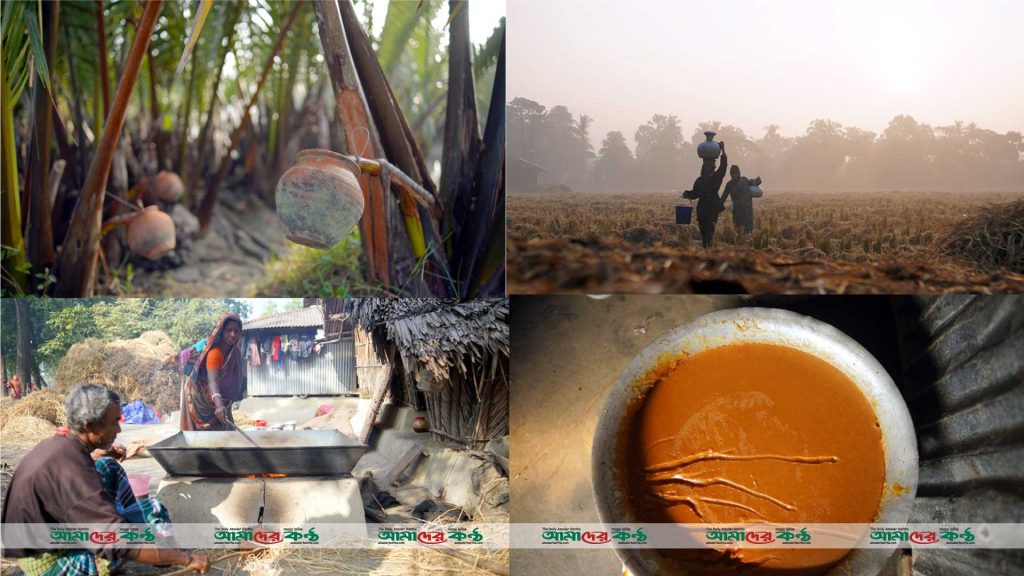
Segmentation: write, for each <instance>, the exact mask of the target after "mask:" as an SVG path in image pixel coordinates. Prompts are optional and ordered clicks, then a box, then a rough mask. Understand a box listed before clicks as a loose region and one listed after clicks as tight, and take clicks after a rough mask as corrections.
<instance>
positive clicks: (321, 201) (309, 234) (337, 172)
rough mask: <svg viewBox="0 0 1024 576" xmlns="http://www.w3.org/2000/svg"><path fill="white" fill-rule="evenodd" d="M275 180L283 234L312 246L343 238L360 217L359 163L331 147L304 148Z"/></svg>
mask: <svg viewBox="0 0 1024 576" xmlns="http://www.w3.org/2000/svg"><path fill="white" fill-rule="evenodd" d="M296 160H297V163H296V164H295V166H292V167H291V169H289V170H288V171H287V172H285V173H284V175H283V176H281V180H280V181H278V183H277V215H278V217H279V218H280V219H281V223H282V224H283V225H284V229H285V236H286V237H287V238H288V239H289V240H291V241H292V242H297V243H299V244H303V245H306V246H311V247H313V248H330V247H331V246H334V245H335V244H337V243H338V242H340V241H341V240H343V239H344V238H345V237H346V236H348V233H349V232H350V231H351V230H352V228H353V227H354V226H355V225H356V224H358V223H359V219H360V218H361V217H362V216H363V192H362V189H361V188H360V187H359V178H358V177H359V165H358V164H356V162H355V161H354V160H352V159H351V158H349V157H347V156H343V155H341V154H338V153H337V152H331V151H330V150H318V149H314V150H303V151H301V152H299V153H298V155H297V156H296Z"/></svg>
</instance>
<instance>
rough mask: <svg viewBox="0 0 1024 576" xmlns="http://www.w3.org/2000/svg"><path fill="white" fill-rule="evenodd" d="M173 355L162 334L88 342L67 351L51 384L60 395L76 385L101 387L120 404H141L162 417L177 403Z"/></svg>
mask: <svg viewBox="0 0 1024 576" xmlns="http://www.w3.org/2000/svg"><path fill="white" fill-rule="evenodd" d="M176 355H177V353H176V351H175V349H174V345H173V343H172V342H171V339H170V338H168V337H167V335H166V334H164V333H163V332H155V331H154V332H146V333H144V334H142V335H141V336H139V337H138V338H134V339H131V340H115V341H113V342H107V343H104V342H100V341H99V340H96V339H94V338H89V339H87V340H85V341H84V342H80V343H78V344H75V345H74V346H72V347H71V349H70V350H68V353H67V354H66V355H65V356H64V358H63V359H62V360H61V362H60V365H59V366H58V367H57V372H56V374H55V376H54V381H55V383H56V388H57V390H58V391H60V392H62V393H64V394H66V393H67V392H69V391H70V390H71V388H73V387H74V386H76V385H78V384H87V383H93V384H103V385H105V386H107V387H108V388H110V389H112V390H113V391H115V392H117V393H118V395H119V396H120V397H121V401H122V402H131V401H133V400H142V401H143V402H145V403H146V404H147V405H148V406H150V407H152V408H155V409H157V410H158V411H160V413H161V414H166V413H167V412H170V411H171V410H174V409H176V408H177V407H178V403H179V386H180V381H179V378H178V375H177V371H176V368H175V357H176Z"/></svg>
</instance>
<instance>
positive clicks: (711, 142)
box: [697, 130, 722, 160]
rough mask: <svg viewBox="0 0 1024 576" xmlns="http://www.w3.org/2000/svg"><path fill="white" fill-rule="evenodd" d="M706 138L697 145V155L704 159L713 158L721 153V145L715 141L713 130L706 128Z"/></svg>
mask: <svg viewBox="0 0 1024 576" xmlns="http://www.w3.org/2000/svg"><path fill="white" fill-rule="evenodd" d="M704 137H705V138H707V140H705V141H703V142H701V143H700V144H698V145H697V156H700V157H701V158H703V159H705V160H714V159H716V158H718V157H719V156H720V155H721V154H722V147H721V146H720V145H719V144H718V142H715V132H714V131H712V130H708V131H707V132H705V133H704Z"/></svg>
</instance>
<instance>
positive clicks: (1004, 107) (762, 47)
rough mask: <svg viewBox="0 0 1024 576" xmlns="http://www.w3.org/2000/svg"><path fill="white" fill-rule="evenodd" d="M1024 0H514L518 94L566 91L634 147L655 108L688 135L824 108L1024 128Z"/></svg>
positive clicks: (860, 120)
mask: <svg viewBox="0 0 1024 576" xmlns="http://www.w3.org/2000/svg"><path fill="white" fill-rule="evenodd" d="M1022 23H1024V1H1020V0H977V1H954V0H935V1H931V2H929V1H927V0H884V1H875V0H859V1H844V2H839V1H835V2H833V1H807V0H785V1H754V0H697V1H691V0H687V1H685V2H684V1H680V0H634V1H631V2H621V1H603V0H600V1H599V0H587V1H584V0H545V1H538V0H510V1H509V3H508V24H507V30H508V93H509V100H511V99H513V98H516V97H520V96H521V97H524V98H529V99H531V100H536V101H538V102H540V103H541V104H543V105H545V106H547V107H549V108H550V107H552V106H555V105H558V104H564V105H566V106H568V107H569V110H570V111H571V112H572V113H573V114H574V115H575V116H577V117H578V116H579V114H581V113H585V114H589V115H590V116H592V117H593V118H594V126H593V129H592V132H591V134H592V139H593V140H594V146H595V150H596V149H597V148H598V147H599V146H600V142H601V139H602V138H603V137H604V135H605V133H607V132H608V131H610V130H620V131H622V132H623V133H624V134H625V136H626V140H627V142H628V143H629V144H630V146H631V147H632V146H633V144H634V142H633V134H634V133H635V131H636V128H637V126H639V125H640V124H642V123H644V122H646V121H647V120H648V119H650V117H651V116H652V115H653V114H655V113H660V114H675V115H677V116H679V118H680V122H681V124H682V126H683V132H684V136H685V137H687V138H689V137H690V135H691V133H692V131H693V129H694V127H695V126H696V124H697V123H698V122H700V121H704V120H720V121H722V122H724V123H726V124H732V125H735V126H738V127H740V128H742V129H743V130H744V131H745V132H746V133H747V134H748V135H749V136H753V137H760V136H762V135H763V134H764V130H763V127H764V126H767V125H768V124H770V123H774V124H779V125H780V126H781V131H782V133H783V134H784V135H787V136H793V135H798V134H803V133H804V131H805V130H806V128H807V126H808V125H809V124H810V122H811V121H812V120H814V119H815V118H830V119H832V120H835V121H837V122H840V123H841V124H843V125H846V126H849V125H852V126H857V127H860V128H864V129H867V130H872V131H875V132H881V131H882V130H884V129H885V127H886V125H887V124H888V122H889V120H890V119H892V117H893V116H895V115H897V114H910V115H911V116H913V117H914V118H915V119H917V120H918V121H920V122H925V123H928V124H931V125H933V126H939V125H946V124H951V123H952V122H953V121H955V120H962V121H965V122H971V121H973V122H977V123H978V124H979V125H980V126H982V127H985V128H990V129H993V130H997V131H999V132H1006V131H1008V130H1018V131H1020V130H1024V32H1022V27H1021V25H1022Z"/></svg>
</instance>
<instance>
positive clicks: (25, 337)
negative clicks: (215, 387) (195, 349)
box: [0, 298, 252, 384]
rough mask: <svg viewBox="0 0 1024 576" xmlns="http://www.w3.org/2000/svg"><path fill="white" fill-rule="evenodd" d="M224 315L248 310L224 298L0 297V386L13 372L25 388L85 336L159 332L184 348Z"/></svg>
mask: <svg viewBox="0 0 1024 576" xmlns="http://www.w3.org/2000/svg"><path fill="white" fill-rule="evenodd" d="M225 312H234V313H235V314H239V315H240V316H242V317H243V318H244V317H246V316H248V315H249V314H250V313H251V312H252V308H251V307H250V306H249V305H248V304H246V303H245V302H243V301H241V300H234V299H230V298H224V299H215V298H90V299H82V300H75V299H71V298H63V299H61V298H52V299H26V298H4V299H3V300H2V301H0V315H2V316H3V321H4V330H3V332H2V334H0V336H2V337H0V372H2V377H3V381H4V382H6V381H7V379H8V377H9V376H10V375H13V373H15V372H17V373H18V374H19V376H20V377H21V380H22V382H24V383H26V384H27V383H28V382H29V377H31V376H33V375H35V376H37V377H39V379H40V380H42V375H43V373H49V374H52V373H53V371H54V370H55V369H56V368H57V365H58V364H59V363H60V360H61V359H62V358H63V357H64V355H65V354H66V353H67V351H68V350H69V349H70V348H71V346H73V345H74V344H76V343H78V342H81V341H83V340H85V339H86V338H97V339H99V340H102V341H110V340H125V339H131V338H137V337H138V336H139V335H140V334H142V333H143V332H147V331H149V330H160V331H162V332H164V333H166V334H167V335H168V336H169V337H170V339H171V341H172V342H174V344H175V346H177V347H179V348H185V347H187V346H189V345H191V344H193V343H195V342H197V341H199V340H201V339H203V338H206V337H207V336H209V335H210V331H211V330H212V329H213V327H214V325H216V323H217V320H219V319H220V317H221V315H222V314H223V313H225ZM8 322H9V324H8Z"/></svg>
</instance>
